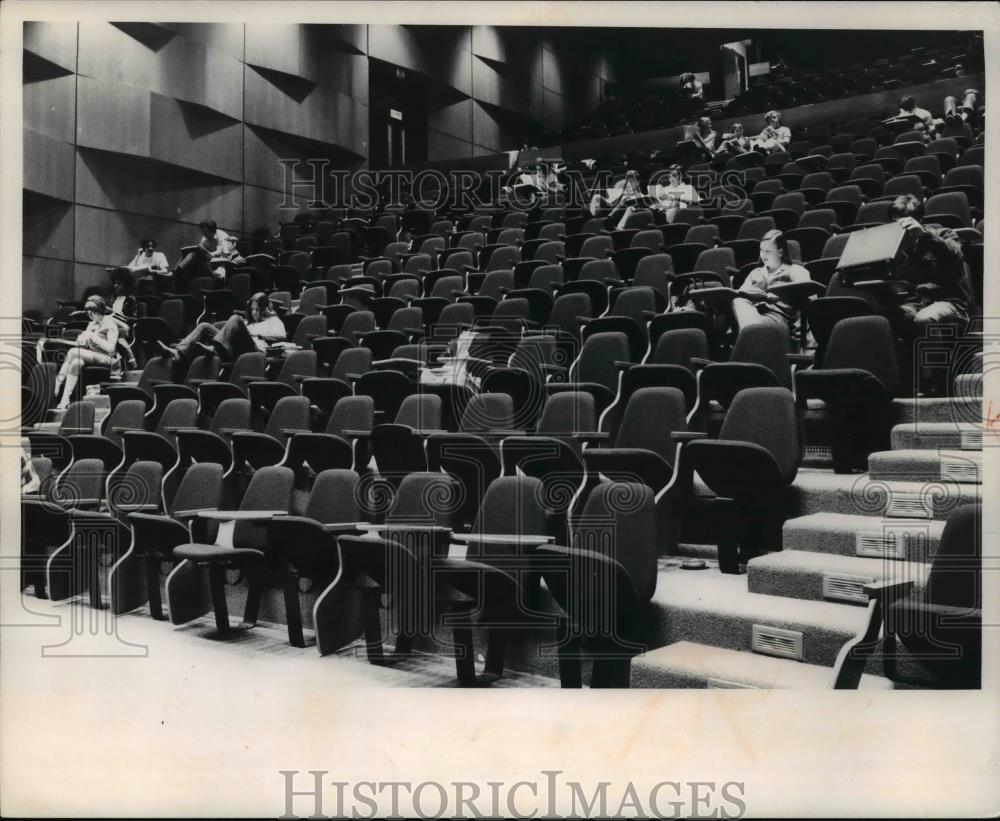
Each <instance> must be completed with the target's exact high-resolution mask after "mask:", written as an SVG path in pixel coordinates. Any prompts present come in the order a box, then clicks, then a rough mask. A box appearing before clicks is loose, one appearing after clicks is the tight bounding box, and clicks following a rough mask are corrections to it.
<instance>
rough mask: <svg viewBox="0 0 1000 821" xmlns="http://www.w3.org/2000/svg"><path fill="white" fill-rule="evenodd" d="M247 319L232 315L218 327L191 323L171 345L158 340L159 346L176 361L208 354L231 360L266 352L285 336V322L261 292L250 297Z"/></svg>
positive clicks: (188, 359)
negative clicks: (178, 340)
mask: <svg viewBox="0 0 1000 821" xmlns="http://www.w3.org/2000/svg"><path fill="white" fill-rule="evenodd" d="M247 313H248V315H249V318H250V319H249V321H247V320H246V319H244V318H243V317H242V316H240V315H239V314H233V315H232V316H231V317H229V319H227V320H226V322H225V324H224V325H223V326H222V327H221V328H217V327H216V326H215V325H212V324H210V323H208V322H201V323H199V324H198V325H196V326H195V328H194V330H193V331H191V333H189V334H188V335H187V336H186V337H184V338H183V339H182V340H181V341H180V342H178V343H177V344H176V345H175V346H173V347H171V346H169V345H167V344H165V343H164V342H159V345H160V347H161V348H162V349H163V351H164V352H165V353H166V354H167V355H168V356H171V357H173V358H174V359H175V360H177V361H181V360H187V361H190V360H192V359H194V358H195V357H196V356H201V355H202V354H205V353H209V354H215V355H217V356H220V357H221V358H222V359H225V360H227V361H228V360H232V359H236V358H237V357H239V356H240V355H241V354H245V353H253V352H255V351H261V352H263V351H266V350H267V346H268V345H270V344H272V343H274V342H281V341H283V340H284V339H285V334H286V332H285V325H284V323H283V322H282V321H281V318H280V317H279V316H278V315H277V314H276V313H275V312H274V309H273V308H272V307H271V303H270V301H269V300H268V298H267V294H265V293H263V292H261V293H257V294H254V295H253V296H252V297H251V298H250V302H249V304H248V306H247Z"/></svg>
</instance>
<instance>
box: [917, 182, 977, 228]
mask: <svg viewBox="0 0 1000 821" xmlns="http://www.w3.org/2000/svg"><path fill="white" fill-rule="evenodd" d="M946 215H947V216H950V217H957V218H958V219H959V221H960V222H961V223H962V227H964V228H969V227H971V226H972V212H971V211H970V210H969V198H968V197H966V196H965V194H964V193H963V192H961V191H949V192H948V193H946V194H935V195H934V196H933V197H931V198H930V199H928V200H927V202H926V203H924V222H925V223H933V222H935V217H937V216H946Z"/></svg>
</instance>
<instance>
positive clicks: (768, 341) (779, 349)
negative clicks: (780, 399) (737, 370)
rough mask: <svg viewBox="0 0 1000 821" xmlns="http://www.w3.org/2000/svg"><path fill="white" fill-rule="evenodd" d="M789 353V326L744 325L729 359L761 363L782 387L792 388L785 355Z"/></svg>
mask: <svg viewBox="0 0 1000 821" xmlns="http://www.w3.org/2000/svg"><path fill="white" fill-rule="evenodd" d="M791 352H792V348H791V341H790V339H789V336H788V328H786V327H785V326H784V325H777V324H774V323H771V322H768V323H758V324H753V325H747V326H746V327H745V328H743V329H742V330H741V331H740V332H739V335H738V336H737V337H736V342H735V344H734V345H733V353H732V356H731V357H730V360H731V361H732V362H752V363H754V364H756V365H763V366H764V367H765V368H767V369H768V370H769V371H771V373H773V374H774V376H775V378H776V379H777V380H778V384H779V385H781V386H782V387H785V388H789V389H791V387H792V377H791V371H790V369H789V367H788V358H787V357H788V354H790V353H791Z"/></svg>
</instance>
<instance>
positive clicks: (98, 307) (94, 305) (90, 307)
mask: <svg viewBox="0 0 1000 821" xmlns="http://www.w3.org/2000/svg"><path fill="white" fill-rule="evenodd" d="M83 310H85V311H86V312H87V316H89V317H90V320H91V322H93V321H94V320H97V319H100V318H101V317H102V316H104V315H105V314H106V313H107V312H108V305H107V303H106V302H105V301H104V297H102V296H98V295H97V294H91V295H90V296H88V297H87V301H86V302H85V303H84V304H83Z"/></svg>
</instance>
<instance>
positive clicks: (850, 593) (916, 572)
mask: <svg viewBox="0 0 1000 821" xmlns="http://www.w3.org/2000/svg"><path fill="white" fill-rule="evenodd" d="M929 572H930V565H929V564H924V563H922V562H899V561H893V560H889V559H864V558H860V557H858V556H842V555H837V554H835V553H812V552H808V551H804V550H782V551H779V552H777V553H770V554H768V555H766V556H758V557H757V558H756V559H751V560H750V562H749V563H748V565H747V588H748V589H749V591H750V592H751V593H762V594H765V595H768V596H787V597H788V598H792V599H809V600H811V601H831V602H840V603H842V604H849V605H850V604H854V605H861V606H862V607H863V606H865V605H866V604H867V603H868V597H867V596H866V595H865V592H864V586H865V585H866V584H870V583H871V582H875V581H883V580H887V579H893V580H896V581H912V582H914V586H915V589H916V591H917V592H919V591H922V590H923V589H924V587H925V586H926V584H927V574H928V573H929Z"/></svg>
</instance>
